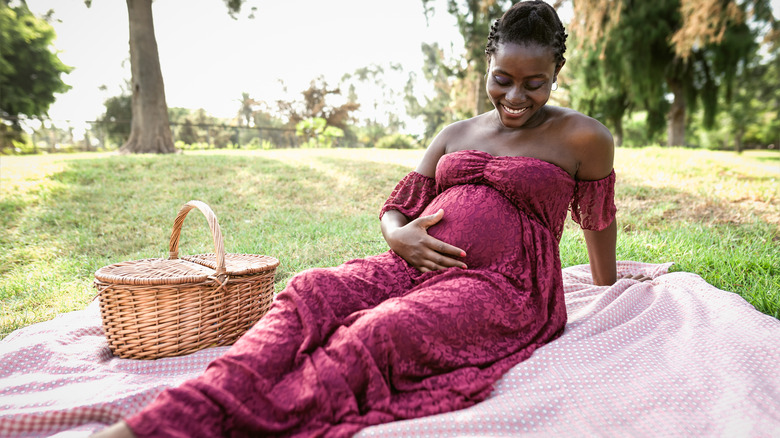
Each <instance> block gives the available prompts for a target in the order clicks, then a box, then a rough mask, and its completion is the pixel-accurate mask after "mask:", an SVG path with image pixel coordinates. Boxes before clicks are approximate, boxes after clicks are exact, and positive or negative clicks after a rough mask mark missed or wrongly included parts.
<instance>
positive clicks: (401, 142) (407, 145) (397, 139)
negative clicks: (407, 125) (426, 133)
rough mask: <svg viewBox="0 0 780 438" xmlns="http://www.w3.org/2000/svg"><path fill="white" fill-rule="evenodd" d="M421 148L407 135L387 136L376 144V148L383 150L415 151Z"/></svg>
mask: <svg viewBox="0 0 780 438" xmlns="http://www.w3.org/2000/svg"><path fill="white" fill-rule="evenodd" d="M419 146H420V145H419V143H417V140H415V139H414V137H412V136H411V135H407V134H390V135H386V136H384V137H382V138H380V139H379V140H378V141H377V142H376V147H377V148H382V149H415V148H418V147H419Z"/></svg>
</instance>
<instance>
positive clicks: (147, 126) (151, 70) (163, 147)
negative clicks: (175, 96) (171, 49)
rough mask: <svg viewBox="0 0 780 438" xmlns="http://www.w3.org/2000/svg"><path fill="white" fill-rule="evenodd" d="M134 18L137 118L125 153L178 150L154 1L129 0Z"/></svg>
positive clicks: (132, 65) (132, 61) (132, 62)
mask: <svg viewBox="0 0 780 438" xmlns="http://www.w3.org/2000/svg"><path fill="white" fill-rule="evenodd" d="M127 13H128V16H129V21H130V69H131V71H132V75H133V98H132V109H133V119H132V123H131V125H130V137H129V138H128V139H127V142H126V143H125V144H124V145H123V146H122V148H121V149H120V151H121V152H123V153H158V154H168V153H173V152H176V148H175V147H174V146H173V138H172V136H171V127H170V124H169V121H168V105H167V104H166V103H165V88H164V86H163V78H162V72H161V71H160V58H159V56H158V54H157V40H156V39H155V37H154V21H153V20H152V0H127Z"/></svg>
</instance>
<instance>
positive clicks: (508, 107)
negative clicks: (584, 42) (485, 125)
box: [486, 43, 562, 128]
mask: <svg viewBox="0 0 780 438" xmlns="http://www.w3.org/2000/svg"><path fill="white" fill-rule="evenodd" d="M561 66H562V65H561ZM558 71H560V67H558V68H556V65H555V56H554V54H553V51H552V49H551V48H549V47H544V46H540V45H537V44H514V43H501V44H499V45H498V47H497V48H496V52H495V53H494V54H493V56H492V57H491V60H490V66H489V67H488V77H487V85H486V88H487V94H488V96H489V97H490V101H491V102H493V106H495V107H496V113H497V115H498V119H499V121H500V122H501V124H502V125H504V126H505V127H507V128H520V127H523V126H527V125H529V123H528V122H529V121H530V122H534V121H535V120H536V119H538V118H539V117H541V116H542V113H540V112H539V109H540V108H542V107H543V106H544V104H545V103H547V100H548V99H549V98H550V90H551V87H552V84H553V82H555V78H556V76H557V74H558ZM531 125H533V123H531Z"/></svg>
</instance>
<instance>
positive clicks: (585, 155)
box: [556, 108, 615, 180]
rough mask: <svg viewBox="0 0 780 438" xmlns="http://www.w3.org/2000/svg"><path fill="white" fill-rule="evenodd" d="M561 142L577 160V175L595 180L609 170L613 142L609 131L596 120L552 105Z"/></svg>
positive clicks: (612, 157)
mask: <svg viewBox="0 0 780 438" xmlns="http://www.w3.org/2000/svg"><path fill="white" fill-rule="evenodd" d="M556 110H557V111H558V114H559V123H560V130H558V132H560V135H561V136H562V138H561V142H562V144H565V145H566V146H567V148H569V150H570V152H571V153H572V155H573V156H574V157H575V159H576V160H577V174H576V177H577V179H581V180H597V179H601V178H604V177H606V176H607V175H609V173H610V172H611V171H612V166H613V160H614V156H615V144H614V141H613V140H612V134H611V133H610V132H609V129H607V127H606V126H604V125H603V124H602V123H601V122H599V121H598V120H596V119H594V118H592V117H588V116H586V115H585V114H582V113H580V112H578V111H575V110H572V109H568V108H556Z"/></svg>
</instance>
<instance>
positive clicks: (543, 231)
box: [127, 150, 615, 437]
mask: <svg viewBox="0 0 780 438" xmlns="http://www.w3.org/2000/svg"><path fill="white" fill-rule="evenodd" d="M614 181H615V175H614V172H612V173H611V174H610V175H609V176H608V177H607V178H604V179H602V180H598V181H575V180H574V179H572V178H571V176H570V175H569V174H568V173H567V172H566V171H564V170H563V169H561V168H559V167H557V166H555V165H553V164H551V163H548V162H545V161H541V160H538V159H535V158H528V157H495V156H492V155H490V154H488V153H485V152H480V151H473V150H472V151H459V152H454V153H451V154H447V155H445V156H444V157H442V158H441V159H440V161H439V164H438V167H437V169H436V179H435V181H434V180H433V179H431V178H428V177H425V176H423V175H420V174H418V173H415V172H412V173H410V174H409V175H407V176H406V177H405V178H404V179H403V180H402V181H401V182H400V183H399V184H398V186H397V187H396V189H395V190H394V191H393V194H392V195H391V197H390V199H388V201H387V203H386V204H385V206H384V207H383V209H382V212H384V211H387V210H391V209H393V210H399V211H401V212H402V213H404V214H405V215H407V216H408V217H410V218H414V217H417V216H419V215H427V214H433V213H435V212H436V211H437V210H438V209H439V208H442V209H444V212H445V213H444V219H442V221H441V222H439V223H438V224H436V225H434V226H432V227H431V228H430V229H429V230H428V231H429V233H430V234H431V235H432V236H434V237H436V238H439V239H441V240H443V241H445V242H448V243H451V244H453V245H455V246H457V247H459V248H462V249H463V250H465V251H466V253H467V256H466V257H465V263H466V264H467V265H468V269H460V268H452V269H448V270H443V271H435V272H428V273H420V272H419V271H417V270H416V269H414V268H412V267H411V266H409V265H408V264H407V263H406V262H405V261H404V260H403V259H401V258H400V257H399V256H397V255H396V254H395V253H393V252H392V251H389V252H387V253H385V254H381V255H378V256H372V257H368V258H366V259H359V260H352V261H349V262H347V263H345V264H343V265H341V266H339V267H335V268H321V269H311V270H308V271H305V272H303V273H301V274H298V275H297V276H295V277H294V278H293V279H292V280H290V282H289V284H288V285H287V287H286V288H285V290H284V291H283V292H281V293H279V295H278V296H277V298H276V300H275V302H274V305H273V306H272V308H271V310H270V311H269V312H268V314H266V316H264V317H263V318H262V319H261V320H260V321H259V322H258V323H257V324H256V325H255V326H254V327H253V328H252V329H251V330H250V331H249V332H248V333H247V334H245V335H244V336H243V337H242V338H241V339H239V341H238V342H236V344H235V345H234V346H233V347H232V348H231V349H230V350H229V351H228V352H227V353H226V354H225V355H224V356H222V357H221V358H219V359H217V360H215V361H214V362H213V363H211V364H210V365H209V367H208V369H207V370H206V371H205V373H204V374H203V375H202V376H201V377H199V378H197V379H194V380H191V381H189V382H187V383H185V384H183V385H182V386H180V387H178V388H174V389H168V390H165V391H164V392H162V393H161V394H160V396H159V397H158V398H157V399H156V400H155V401H154V402H153V403H152V404H151V405H150V406H148V407H147V408H146V409H144V410H143V411H142V412H140V413H138V414H136V415H134V416H132V417H130V418H128V419H127V422H128V424H129V426H130V427H131V428H132V429H133V431H134V432H135V433H136V435H138V436H139V437H144V436H187V437H190V436H198V437H218V436H234V437H244V436H268V435H280V436H301V437H304V436H305V437H310V436H333V437H340V436H349V435H351V434H353V433H355V432H357V431H358V430H360V429H361V428H364V427H366V426H369V425H373V424H378V423H385V422H390V421H394V420H399V419H407V418H415V417H421V416H425V415H432V414H437V413H442V412H447V411H452V410H456V409H462V408H465V407H468V406H471V405H473V404H475V403H477V402H479V401H481V400H484V399H485V398H486V397H487V396H488V394H489V393H490V391H491V389H492V387H493V384H494V383H495V382H496V380H498V379H499V378H500V377H501V375H502V374H504V373H505V372H506V371H508V370H509V369H510V368H511V367H512V366H514V365H515V364H517V363H519V362H521V361H523V360H525V359H526V358H528V357H529V356H530V355H531V354H532V353H533V351H534V350H535V349H537V348H539V347H540V346H542V345H544V344H545V343H547V342H550V341H551V340H553V339H554V338H555V337H556V336H558V335H559V334H560V333H561V332H562V330H563V328H564V326H565V324H566V311H565V308H564V299H563V285H562V278H561V265H560V259H559V254H558V243H559V240H560V237H561V233H562V230H563V224H564V221H565V219H566V214H567V211H568V210H569V208H571V211H572V217H573V218H574V219H575V220H576V221H577V222H578V223H580V225H581V226H582V227H583V228H587V229H603V228H605V227H606V226H607V225H609V224H610V223H611V222H612V220H613V218H614V214H615V207H614V203H613V190H614Z"/></svg>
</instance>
